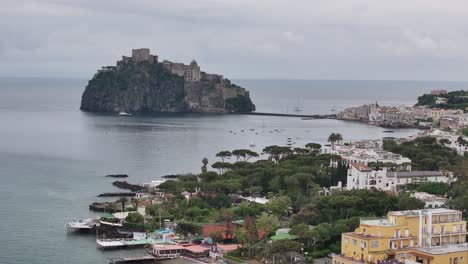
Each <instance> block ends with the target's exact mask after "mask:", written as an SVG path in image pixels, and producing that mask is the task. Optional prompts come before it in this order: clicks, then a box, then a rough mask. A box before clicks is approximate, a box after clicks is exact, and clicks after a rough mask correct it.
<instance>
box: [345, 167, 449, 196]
mask: <svg viewBox="0 0 468 264" xmlns="http://www.w3.org/2000/svg"><path fill="white" fill-rule="evenodd" d="M453 180H454V179H453V178H452V176H451V175H444V174H443V173H441V172H439V171H402V172H388V171H387V170H386V169H382V170H377V171H376V170H372V169H371V168H369V167H368V166H367V165H365V164H363V163H352V164H351V165H350V167H349V169H348V176H347V184H346V189H347V190H353V189H377V190H383V191H393V192H398V191H399V189H400V187H401V186H404V185H406V184H409V183H415V182H424V181H428V182H444V183H450V182H451V181H453Z"/></svg>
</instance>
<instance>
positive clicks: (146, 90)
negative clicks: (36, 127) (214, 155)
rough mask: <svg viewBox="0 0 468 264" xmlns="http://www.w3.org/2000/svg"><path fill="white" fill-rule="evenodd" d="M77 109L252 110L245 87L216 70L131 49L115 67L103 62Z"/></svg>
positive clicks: (143, 50) (97, 110)
mask: <svg viewBox="0 0 468 264" xmlns="http://www.w3.org/2000/svg"><path fill="white" fill-rule="evenodd" d="M80 109H81V110H83V111H89V112H115V113H117V112H128V113H138V112H140V113H145V112H148V113H151V112H200V113H233V112H252V111H255V105H254V104H253V103H252V101H251V99H250V96H249V92H248V91H247V90H245V89H244V88H242V87H240V86H237V85H235V84H233V83H231V81H230V80H228V79H226V78H224V77H223V76H222V75H218V74H209V73H206V72H203V71H201V70H200V67H199V66H198V64H197V62H196V61H195V60H193V61H192V62H191V63H190V65H185V64H183V63H175V62H170V61H167V60H164V61H162V62H159V61H158V56H157V55H152V54H150V50H149V49H146V48H144V49H133V50H132V56H131V57H127V56H122V60H120V61H118V62H117V65H116V66H104V67H102V69H100V70H98V71H97V73H96V74H95V75H94V76H93V78H92V79H91V80H90V81H89V82H88V85H87V86H86V89H85V91H84V93H83V95H82V98H81V107H80Z"/></svg>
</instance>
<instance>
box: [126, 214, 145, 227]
mask: <svg viewBox="0 0 468 264" xmlns="http://www.w3.org/2000/svg"><path fill="white" fill-rule="evenodd" d="M125 222H128V223H132V224H143V223H144V222H145V218H144V217H143V216H142V215H141V214H139V213H129V214H128V215H127V217H126V218H125Z"/></svg>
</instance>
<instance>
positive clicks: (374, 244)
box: [370, 241, 379, 248]
mask: <svg viewBox="0 0 468 264" xmlns="http://www.w3.org/2000/svg"><path fill="white" fill-rule="evenodd" d="M378 246H379V241H371V242H370V247H371V248H376V247H378Z"/></svg>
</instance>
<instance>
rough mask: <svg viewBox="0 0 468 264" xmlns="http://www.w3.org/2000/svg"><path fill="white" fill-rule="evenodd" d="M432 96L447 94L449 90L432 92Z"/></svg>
mask: <svg viewBox="0 0 468 264" xmlns="http://www.w3.org/2000/svg"><path fill="white" fill-rule="evenodd" d="M431 94H432V95H437V96H439V95H443V94H447V90H432V91H431Z"/></svg>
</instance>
